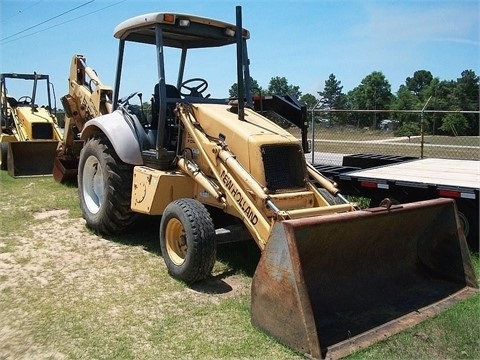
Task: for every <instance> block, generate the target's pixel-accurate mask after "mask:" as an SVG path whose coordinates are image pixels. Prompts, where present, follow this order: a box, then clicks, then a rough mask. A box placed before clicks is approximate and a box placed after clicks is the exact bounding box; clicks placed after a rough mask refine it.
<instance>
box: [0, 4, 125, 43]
mask: <svg viewBox="0 0 480 360" xmlns="http://www.w3.org/2000/svg"><path fill="white" fill-rule="evenodd" d="M125 1H127V0H122V1H119V2H117V3H115V4H111V5H108V6H104V7H103V8H100V9H98V10H95V11H91V12H89V13H86V14H84V15H80V16H77V17H75V18H74V19H70V20H66V21H64V22H61V23H58V24H55V25H52V26H50V27H48V28H45V29H42V30H38V31H36V32H34V33H31V34H26V35H24V36H20V37H18V38H15V39H11V40H9V41H5V42H2V45H4V44H8V43H11V42H13V41H17V40H20V39H23V38H26V37H29V36H32V35H36V34H39V33H41V32H44V31H47V30H50V29H53V28H56V27H58V26H61V25H64V24H68V23H69V22H72V21H75V20H79V19H81V18H84V17H86V16H88V15H91V14H95V13H97V12H99V11H102V10H105V9H108V8H110V7H112V6H117V5H119V4H121V3H124V2H125ZM12 36H13V35H12ZM0 41H2V40H0Z"/></svg>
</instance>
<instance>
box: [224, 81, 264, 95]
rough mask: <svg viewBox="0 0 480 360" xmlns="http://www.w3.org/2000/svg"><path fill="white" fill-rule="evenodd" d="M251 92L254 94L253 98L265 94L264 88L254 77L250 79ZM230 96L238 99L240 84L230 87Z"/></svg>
mask: <svg viewBox="0 0 480 360" xmlns="http://www.w3.org/2000/svg"><path fill="white" fill-rule="evenodd" d="M250 90H251V92H252V96H257V95H262V94H263V92H264V91H263V89H262V87H261V86H260V85H258V82H257V80H255V79H254V78H252V77H250ZM228 94H229V96H230V97H232V98H236V97H238V96H237V94H238V84H237V83H234V84H232V86H231V87H230V90H228Z"/></svg>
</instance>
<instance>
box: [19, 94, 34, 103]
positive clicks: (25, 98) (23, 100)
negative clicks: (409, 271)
mask: <svg viewBox="0 0 480 360" xmlns="http://www.w3.org/2000/svg"><path fill="white" fill-rule="evenodd" d="M17 101H18V102H19V103H24V104H30V103H31V102H32V98H31V97H30V96H27V95H25V96H20V97H19V98H18V100H17Z"/></svg>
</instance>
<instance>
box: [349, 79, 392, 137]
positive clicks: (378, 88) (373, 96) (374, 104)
mask: <svg viewBox="0 0 480 360" xmlns="http://www.w3.org/2000/svg"><path fill="white" fill-rule="evenodd" d="M348 97H349V99H348V100H347V101H348V102H349V103H350V104H352V105H353V106H354V108H355V109H366V110H383V109H385V110H386V109H389V108H390V104H391V102H392V100H393V95H392V92H391V85H390V83H389V82H388V80H387V79H386V78H385V75H383V73H382V72H380V71H374V72H372V73H371V74H370V75H367V76H366V77H365V78H364V79H363V80H362V81H361V83H360V85H359V86H357V87H356V88H354V89H353V90H352V91H350V92H349V93H348ZM382 117H385V115H384V114H377V113H374V114H373V116H370V119H371V120H373V121H370V124H368V123H367V122H368V120H367V119H368V118H369V116H366V115H358V116H357V118H358V125H359V126H369V125H372V127H373V128H376V127H377V123H378V122H379V121H380V120H381V118H382Z"/></svg>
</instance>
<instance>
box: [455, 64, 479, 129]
mask: <svg viewBox="0 0 480 360" xmlns="http://www.w3.org/2000/svg"><path fill="white" fill-rule="evenodd" d="M453 96H454V97H455V100H456V104H455V105H457V106H458V108H459V109H461V110H465V111H478V110H479V104H480V98H479V96H480V81H479V77H478V76H477V75H476V74H475V71H473V70H464V71H462V73H461V77H459V78H458V79H457V82H456V85H455V89H454V90H453ZM464 118H465V120H466V122H467V128H466V129H465V134H466V135H478V133H479V124H478V123H479V121H478V114H464Z"/></svg>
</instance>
